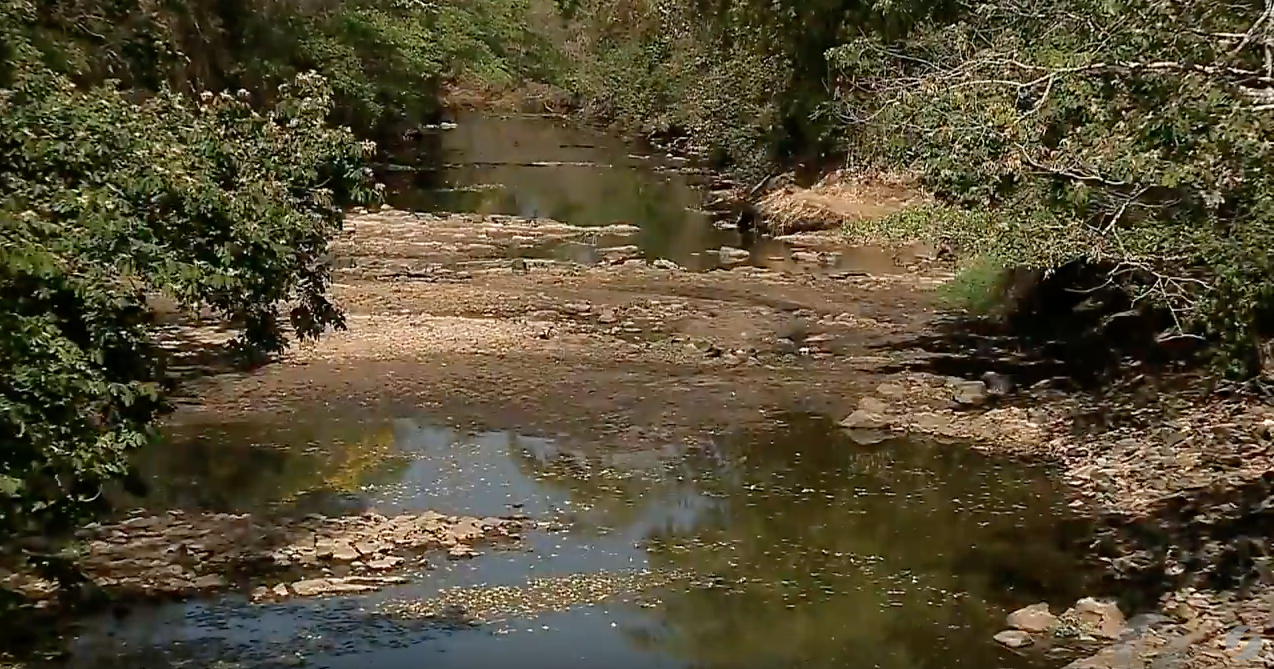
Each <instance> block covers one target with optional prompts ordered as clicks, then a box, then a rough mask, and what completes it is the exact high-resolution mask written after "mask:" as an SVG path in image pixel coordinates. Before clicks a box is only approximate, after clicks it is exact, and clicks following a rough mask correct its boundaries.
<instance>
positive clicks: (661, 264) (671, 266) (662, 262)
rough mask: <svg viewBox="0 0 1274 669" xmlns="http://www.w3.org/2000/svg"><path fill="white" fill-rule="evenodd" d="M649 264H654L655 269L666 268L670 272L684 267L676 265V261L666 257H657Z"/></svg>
mask: <svg viewBox="0 0 1274 669" xmlns="http://www.w3.org/2000/svg"><path fill="white" fill-rule="evenodd" d="M651 264H652V265H654V266H655V268H657V269H666V270H668V271H671V272H678V271H681V270H682V269H684V268H683V267H682V266H681V265H678V264H677V263H675V262H673V261H671V260H668V259H667V258H658V259H656V260H655V262H653V263H651Z"/></svg>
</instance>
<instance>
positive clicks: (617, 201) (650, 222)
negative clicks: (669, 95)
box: [379, 114, 760, 269]
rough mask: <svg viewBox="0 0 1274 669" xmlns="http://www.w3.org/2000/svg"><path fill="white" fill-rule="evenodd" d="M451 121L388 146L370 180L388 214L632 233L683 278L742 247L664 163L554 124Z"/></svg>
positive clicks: (522, 119) (528, 119) (521, 119)
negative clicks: (457, 215)
mask: <svg viewBox="0 0 1274 669" xmlns="http://www.w3.org/2000/svg"><path fill="white" fill-rule="evenodd" d="M457 121H458V125H457V126H456V128H455V129H452V130H438V131H432V132H427V133H425V134H423V135H422V136H421V137H419V138H418V139H413V140H410V141H405V142H404V143H403V144H402V145H399V146H395V147H389V153H390V155H391V156H392V158H391V161H393V162H394V163H396V165H394V166H393V167H390V166H389V165H386V166H384V167H383V168H382V170H381V173H380V175H379V177H380V179H381V180H382V181H384V182H385V184H386V186H387V201H388V203H389V204H390V205H392V206H394V207H397V208H400V209H407V210H413V211H433V212H473V213H480V214H510V215H516V216H524V217H545V218H552V219H555V220H558V221H562V222H564V223H570V224H572V225H581V226H602V225H611V224H615V223H625V224H630V225H636V226H638V227H639V228H641V233H640V235H639V236H638V238H637V240H636V244H637V245H638V247H640V248H641V250H642V251H643V252H644V253H645V255H646V256H647V257H648V258H668V259H670V260H673V261H674V262H677V263H679V264H681V265H683V266H686V267H689V268H692V269H710V268H712V267H716V266H718V265H719V256H718V254H717V252H716V249H718V248H719V247H721V246H722V245H728V246H736V247H738V246H744V245H747V244H748V241H747V240H745V239H744V238H743V237H742V236H741V235H740V234H739V233H738V232H737V231H734V230H720V229H718V228H716V227H714V226H713V223H712V221H711V219H710V218H709V217H708V215H707V214H705V213H704V212H701V211H698V210H697V208H698V207H699V206H700V204H701V196H700V194H699V191H697V190H696V189H695V188H694V187H693V185H692V180H691V178H690V177H688V176H687V175H683V174H680V173H677V172H676V171H673V170H672V169H670V168H671V167H672V166H671V165H669V164H668V163H667V161H666V160H665V161H663V162H661V161H659V160H656V159H652V158H650V157H644V156H638V155H635V154H632V153H631V151H632V148H631V147H629V146H628V145H627V144H625V143H624V142H623V141H621V140H620V139H618V138H615V137H611V136H608V135H605V134H602V133H599V132H595V131H591V130H588V129H585V128H581V127H578V126H575V125H572V124H570V123H568V122H567V121H566V120H563V119H554V118H544V117H534V116H513V117H507V116H505V117H500V116H485V115H480V114H469V115H462V116H460V117H459V118H458V119H457ZM660 168H663V169H660ZM623 243H631V242H623ZM757 252H758V254H759V253H760V250H758V251H757Z"/></svg>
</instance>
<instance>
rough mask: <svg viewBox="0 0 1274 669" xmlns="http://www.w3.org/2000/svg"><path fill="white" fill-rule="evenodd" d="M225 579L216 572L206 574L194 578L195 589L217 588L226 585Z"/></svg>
mask: <svg viewBox="0 0 1274 669" xmlns="http://www.w3.org/2000/svg"><path fill="white" fill-rule="evenodd" d="M226 584H227V581H226V579H225V578H224V577H222V576H220V575H218V574H207V575H204V576H200V577H199V578H196V579H195V580H194V583H193V584H192V586H193V587H194V589H195V590H217V589H220V588H224V587H226Z"/></svg>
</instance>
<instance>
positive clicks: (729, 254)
mask: <svg viewBox="0 0 1274 669" xmlns="http://www.w3.org/2000/svg"><path fill="white" fill-rule="evenodd" d="M717 255H718V256H719V257H720V259H721V264H723V265H737V264H739V263H741V262H747V261H748V258H750V257H752V254H750V253H748V252H747V251H744V250H743V249H737V248H734V247H733V246H722V247H721V248H720V250H718V251H717Z"/></svg>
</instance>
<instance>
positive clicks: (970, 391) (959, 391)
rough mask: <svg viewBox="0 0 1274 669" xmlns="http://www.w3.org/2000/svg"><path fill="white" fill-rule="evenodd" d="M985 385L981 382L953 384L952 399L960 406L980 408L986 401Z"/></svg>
mask: <svg viewBox="0 0 1274 669" xmlns="http://www.w3.org/2000/svg"><path fill="white" fill-rule="evenodd" d="M987 396H988V393H987V389H986V384H985V383H983V382H981V381H961V382H959V383H957V384H955V388H954V393H953V399H954V400H955V403H956V404H957V405H960V406H965V407H969V406H981V405H983V404H985V403H986V400H987Z"/></svg>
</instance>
